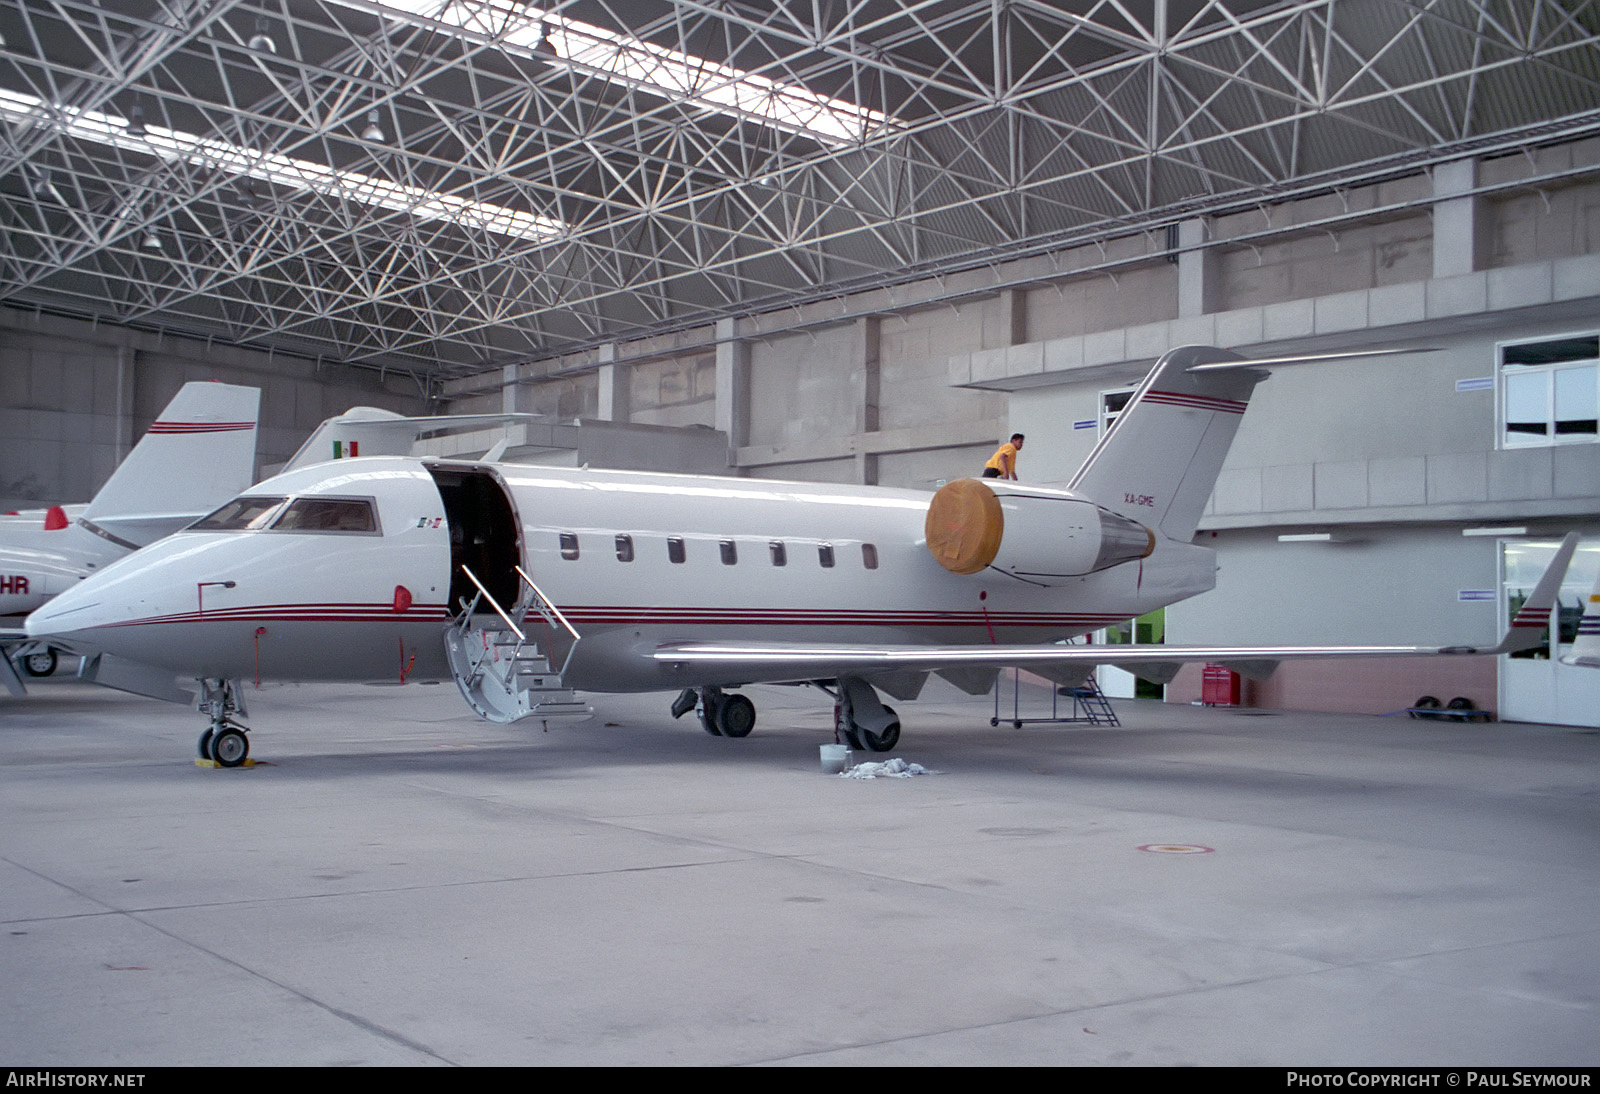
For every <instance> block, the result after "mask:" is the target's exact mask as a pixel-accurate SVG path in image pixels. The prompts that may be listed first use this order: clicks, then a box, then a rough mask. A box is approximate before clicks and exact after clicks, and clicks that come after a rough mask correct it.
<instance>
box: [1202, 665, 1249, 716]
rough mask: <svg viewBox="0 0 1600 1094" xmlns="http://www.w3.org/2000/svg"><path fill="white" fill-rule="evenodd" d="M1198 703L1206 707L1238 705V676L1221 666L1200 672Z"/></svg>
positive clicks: (1203, 669) (1208, 667) (1206, 667)
mask: <svg viewBox="0 0 1600 1094" xmlns="http://www.w3.org/2000/svg"><path fill="white" fill-rule="evenodd" d="M1200 701H1201V702H1202V703H1204V704H1205V705H1206V706H1208V707H1213V706H1224V707H1236V706H1238V705H1239V674H1238V673H1237V672H1234V671H1233V670H1232V669H1225V668H1223V667H1222V666H1221V665H1206V666H1205V667H1204V668H1202V669H1201V670H1200Z"/></svg>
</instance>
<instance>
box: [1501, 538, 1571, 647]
mask: <svg viewBox="0 0 1600 1094" xmlns="http://www.w3.org/2000/svg"><path fill="white" fill-rule="evenodd" d="M1577 549H1578V533H1576V532H1568V533H1567V538H1566V539H1564V540H1562V541H1561V546H1560V547H1558V548H1556V553H1555V556H1554V557H1553V558H1551V559H1550V565H1549V566H1546V567H1545V570H1544V573H1543V574H1541V575H1540V577H1539V583H1538V584H1537V585H1535V586H1534V587H1533V592H1531V593H1529V594H1528V599H1527V600H1524V601H1523V602H1522V607H1520V608H1518V609H1517V614H1516V616H1515V618H1513V619H1512V620H1511V626H1510V627H1509V628H1507V630H1506V634H1505V637H1504V638H1502V639H1500V644H1499V645H1498V646H1496V647H1495V648H1494V649H1493V650H1492V651H1490V652H1492V653H1515V652H1516V651H1517V650H1527V649H1532V648H1533V647H1535V646H1538V645H1540V644H1542V643H1543V642H1544V641H1545V637H1544V635H1545V628H1547V627H1548V626H1550V609H1551V608H1553V607H1555V603H1556V597H1557V596H1559V595H1560V593H1561V581H1562V579H1563V578H1565V577H1566V576H1567V566H1568V564H1570V563H1571V562H1572V552H1573V551H1575V550H1577Z"/></svg>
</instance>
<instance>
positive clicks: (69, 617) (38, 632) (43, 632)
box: [23, 585, 102, 638]
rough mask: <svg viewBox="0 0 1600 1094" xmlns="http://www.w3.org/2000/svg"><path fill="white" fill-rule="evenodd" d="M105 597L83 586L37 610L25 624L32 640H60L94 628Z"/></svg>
mask: <svg viewBox="0 0 1600 1094" xmlns="http://www.w3.org/2000/svg"><path fill="white" fill-rule="evenodd" d="M101 603H102V601H101V598H100V597H99V596H98V595H96V594H95V593H93V592H92V591H90V590H85V589H84V588H83V587H82V586H81V585H80V586H78V587H75V588H71V589H68V590H67V591H66V592H63V593H61V594H59V595H57V596H55V597H53V598H52V599H51V600H49V601H48V602H47V603H45V604H43V605H41V606H40V607H38V608H36V609H35V610H34V611H33V613H32V614H30V615H29V616H28V618H27V620H26V621H24V623H23V628H24V629H25V630H26V631H27V632H28V637H29V638H44V637H47V636H54V637H60V636H62V635H65V634H71V633H74V632H77V631H82V630H85V629H87V628H88V627H92V626H94V625H95V623H96V622H97V621H98V618H97V617H98V614H99V613H98V612H96V611H95V609H97V608H99V607H100V606H101Z"/></svg>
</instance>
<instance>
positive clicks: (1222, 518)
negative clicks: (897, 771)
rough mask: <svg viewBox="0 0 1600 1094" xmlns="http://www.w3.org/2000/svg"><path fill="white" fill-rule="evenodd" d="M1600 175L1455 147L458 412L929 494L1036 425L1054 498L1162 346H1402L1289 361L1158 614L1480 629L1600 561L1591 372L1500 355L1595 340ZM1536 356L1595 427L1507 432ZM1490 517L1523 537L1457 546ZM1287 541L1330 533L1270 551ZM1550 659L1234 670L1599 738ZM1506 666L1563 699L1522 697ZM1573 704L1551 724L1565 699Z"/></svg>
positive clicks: (523, 378) (1593, 157)
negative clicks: (666, 442)
mask: <svg viewBox="0 0 1600 1094" xmlns="http://www.w3.org/2000/svg"><path fill="white" fill-rule="evenodd" d="M1597 173H1600V142H1596V141H1585V142H1581V143H1573V144H1566V145H1560V146H1553V147H1548V148H1540V149H1529V150H1527V151H1526V152H1524V153H1522V154H1517V155H1511V156H1504V157H1499V158H1496V159H1492V160H1482V161H1478V160H1473V161H1462V162H1459V163H1455V164H1451V165H1447V166H1446V167H1445V168H1442V169H1440V170H1438V171H1436V172H1434V173H1433V174H1432V175H1431V176H1430V175H1423V174H1418V175H1415V176H1410V177H1403V178H1398V179H1392V180H1388V181H1383V182H1379V183H1375V184H1373V185H1369V186H1362V187H1353V188H1347V189H1343V190H1340V191H1337V192H1333V193H1329V194H1325V195H1322V196H1319V197H1314V198H1310V199H1304V200H1298V201H1293V202H1282V203H1277V204H1273V203H1269V202H1266V201H1263V203H1262V204H1261V205H1260V206H1259V207H1257V208H1254V209H1250V210H1245V211H1241V212H1237V213H1234V214H1232V215H1229V216H1223V217H1217V218H1211V219H1207V220H1204V221H1201V220H1195V221H1189V222H1185V223H1182V224H1179V225H1175V226H1174V228H1173V230H1172V231H1171V232H1169V233H1166V234H1164V235H1163V234H1160V233H1155V234H1143V235H1134V236H1128V237H1124V238H1120V239H1116V240H1109V241H1106V242H1105V243H1103V244H1101V245H1097V246H1092V247H1080V248H1075V249H1071V250H1066V251H1061V252H1058V253H1055V254H1051V255H1047V256H1044V257H1042V258H1039V259H1034V260H1029V261H1024V262H1017V263H1012V264H1008V265H1005V266H1001V267H996V268H991V269H984V270H981V271H975V272H971V273H968V274H965V275H960V276H957V277H949V278H945V279H943V280H942V281H940V282H938V283H934V282H928V283H923V284H913V285H907V286H900V287H898V288H896V289H892V290H882V291H878V292H872V293H865V294H858V295H854V296H849V297H844V298H841V299H840V300H838V301H834V302H830V303H828V304H821V305H815V306H812V307H810V308H808V309H797V310H791V311H788V312H784V313H782V314H773V315H760V316H755V317H751V318H748V319H741V320H737V321H724V322H723V323H721V324H719V325H718V326H717V328H716V329H715V330H712V329H705V330H699V331H688V332H684V333H682V334H679V335H676V336H673V337H671V338H664V339H659V340H656V341H651V342H633V343H618V344H613V345H607V346H603V347H601V348H600V349H599V350H597V351H594V352H592V353H590V354H587V355H581V356H571V357H565V358H560V359H554V360H549V361H538V362H531V363H528V364H525V365H518V366H514V367H510V368H508V369H506V370H505V374H504V376H503V377H502V382H501V383H500V384H497V385H491V386H487V387H486V386H485V385H483V384H482V383H481V380H480V381H479V382H477V383H476V384H472V383H463V384H460V385H457V386H456V387H455V388H454V389H453V390H447V392H446V396H447V398H450V397H452V396H453V400H452V402H451V408H452V409H453V410H457V411H467V410H492V409H501V408H504V409H514V410H542V411H547V412H551V413H556V414H559V415H560V416H562V417H595V418H600V419H605V420H611V421H628V422H635V423H646V424H651V425H686V426H694V425H699V426H707V427H715V428H719V429H722V430H724V431H726V432H727V434H728V436H729V438H730V442H729V469H730V472H731V473H733V474H742V475H752V476H764V477H782V478H796V479H808V480H827V481H854V482H864V483H880V484H884V485H897V486H910V487H920V488H933V487H935V486H937V485H938V484H939V483H940V482H942V481H944V480H946V479H949V478H954V477H959V476H962V475H971V474H974V473H975V472H976V470H977V468H978V467H979V465H980V464H981V461H982V460H983V459H984V458H985V457H986V456H987V455H988V453H989V452H990V451H992V448H993V446H994V444H995V442H996V440H997V439H998V438H1000V437H1003V436H1005V435H1007V434H1009V433H1010V432H1011V431H1012V430H1013V429H1016V430H1021V431H1023V432H1026V433H1027V434H1028V435H1029V442H1028V446H1027V449H1026V451H1025V453H1024V456H1023V459H1022V461H1021V471H1022V474H1023V477H1024V478H1025V479H1027V480H1031V481H1037V482H1050V483H1060V482H1063V481H1065V480H1066V479H1067V478H1068V477H1069V476H1070V475H1071V474H1072V472H1073V471H1074V470H1075V469H1076V468H1077V466H1078V464H1079V463H1080V462H1081V461H1082V459H1083V457H1084V456H1085V455H1086V454H1087V453H1088V451H1089V449H1090V448H1091V447H1092V445H1093V443H1094V441H1095V440H1096V439H1097V438H1098V436H1099V434H1100V432H1101V431H1102V429H1103V428H1104V426H1105V422H1106V420H1107V396H1108V393H1111V397H1112V405H1114V404H1115V393H1116V392H1118V391H1119V390H1125V389H1126V388H1128V387H1130V386H1131V385H1132V384H1134V383H1136V382H1137V380H1138V379H1139V378H1140V377H1141V376H1142V375H1143V374H1144V372H1145V371H1146V370H1147V369H1148V367H1149V365H1150V363H1151V362H1152V361H1153V360H1154V359H1155V358H1156V357H1157V356H1159V355H1160V354H1161V353H1162V352H1164V351H1165V350H1166V349H1168V348H1171V347H1172V346H1176V345H1182V344H1187V343H1204V344H1215V345H1220V346H1224V347H1228V348H1232V349H1237V350H1240V351H1242V352H1245V353H1247V354H1250V355H1271V354H1273V353H1281V352H1286V351H1294V350H1318V351H1329V352H1334V351H1338V350H1340V349H1349V348H1366V347H1371V346H1375V345H1394V346H1402V347H1411V348H1413V349H1415V350H1416V352H1412V353H1407V354H1405V355H1402V356H1399V357H1392V358H1381V359H1368V360H1360V361H1351V362H1347V363H1328V364H1316V365H1301V366H1295V367H1293V368H1286V369H1282V370H1280V371H1279V372H1277V373H1276V374H1274V375H1273V377H1272V378H1271V379H1270V380H1269V381H1267V382H1266V383H1264V384H1263V385H1262V386H1261V387H1260V388H1259V389H1258V393H1257V396H1256V398H1255V400H1254V401H1253V403H1252V407H1251V410H1250V413H1249V414H1248V415H1246V417H1245V420H1244V423H1243V426H1242V428H1241V430H1240V434H1239V437H1238V440H1237V442H1236V444H1235V445H1234V448H1233V450H1232V453H1231V455H1230V458H1229V460H1228V463H1227V465H1226V467H1225V468H1224V470H1223V473H1222V476H1221V479H1220V481H1219V483H1218V487H1217V490H1216V492H1215V495H1214V496H1213V498H1212V501H1211V504H1210V507H1209V510H1208V513H1207V516H1206V519H1205V522H1204V523H1203V525H1202V533H1201V534H1202V536H1203V537H1204V540H1205V541H1206V542H1207V543H1208V544H1209V545H1211V546H1213V547H1215V548H1216V549H1217V550H1218V552H1219V564H1220V572H1219V575H1218V587H1217V589H1216V590H1215V591H1214V592H1212V593H1210V594H1207V595H1205V596H1202V597H1198V598H1196V599H1195V600H1192V601H1189V602H1187V603H1185V604H1180V605H1177V606H1175V607H1173V608H1171V609H1169V610H1168V613H1167V619H1166V634H1167V640H1168V641H1171V642H1195V643H1201V642H1225V643H1243V642H1260V641H1284V642H1372V641H1388V642H1396V643H1436V642H1448V641H1472V642H1483V643H1492V642H1493V641H1494V640H1495V639H1496V637H1497V634H1498V632H1499V629H1500V626H1501V620H1502V619H1504V618H1506V614H1507V612H1508V611H1509V599H1510V598H1512V597H1514V596H1515V595H1516V594H1517V590H1516V588H1515V587H1514V586H1512V587H1508V586H1507V580H1512V581H1514V580H1516V575H1515V574H1513V573H1511V572H1510V571H1512V570H1515V569H1516V566H1517V557H1518V552H1519V550H1523V548H1526V550H1525V551H1523V554H1524V555H1525V556H1527V557H1523V559H1522V567H1523V569H1524V570H1526V569H1527V568H1528V566H1530V565H1535V564H1536V563H1537V556H1538V552H1539V550H1541V549H1543V548H1541V545H1542V544H1548V542H1549V541H1550V540H1551V539H1552V538H1553V537H1556V536H1558V534H1559V533H1561V532H1564V531H1565V530H1567V529H1568V528H1578V529H1580V530H1582V531H1583V532H1584V533H1585V534H1586V536H1589V537H1592V538H1593V539H1594V540H1596V541H1597V542H1596V544H1593V545H1590V546H1600V444H1597V443H1596V440H1597V437H1596V433H1595V428H1594V418H1595V416H1596V415H1595V402H1596V388H1595V385H1596V377H1595V373H1596V366H1595V365H1593V364H1592V363H1591V364H1590V365H1584V364H1583V363H1582V361H1581V360H1579V359H1571V360H1568V361H1566V362H1565V363H1560V364H1555V365H1541V364H1529V365H1516V364H1508V363H1506V360H1505V359H1504V356H1503V348H1504V346H1505V344H1507V343H1515V342H1535V343H1538V342H1546V341H1552V340H1555V341H1564V342H1568V341H1570V340H1571V338H1572V337H1573V336H1576V337H1577V338H1582V337H1583V336H1584V335H1585V334H1586V333H1587V334H1588V335H1590V336H1592V335H1593V334H1594V333H1595V332H1597V331H1600V182H1597V179H1596V175H1597ZM1423 350H1428V352H1423ZM1513 356H1515V355H1513ZM1524 356H1530V355H1524ZM1531 356H1533V357H1535V358H1538V356H1539V355H1538V354H1532V355H1531ZM1580 356H1581V354H1580ZM1585 369H1587V372H1586V373H1585V371H1584V370H1585ZM1519 371H1520V372H1523V373H1526V374H1528V377H1529V378H1527V379H1523V380H1512V381H1509V383H1510V385H1511V386H1516V385H1517V384H1522V385H1524V386H1526V385H1528V384H1533V385H1535V386H1537V384H1538V383H1541V382H1542V383H1545V384H1546V385H1547V386H1548V387H1549V388H1550V391H1551V392H1552V393H1553V391H1554V385H1555V383H1556V382H1557V381H1556V380H1555V379H1554V376H1553V373H1555V372H1562V371H1570V372H1571V373H1572V375H1571V376H1568V377H1567V380H1572V379H1574V378H1576V379H1577V380H1578V381H1579V382H1580V386H1581V384H1582V383H1585V382H1586V383H1587V385H1588V386H1587V394H1586V395H1581V396H1580V397H1579V399H1580V402H1581V401H1582V400H1583V399H1587V400H1588V401H1587V403H1585V404H1584V405H1585V406H1587V410H1579V411H1577V412H1576V414H1577V417H1576V418H1575V419H1573V420H1571V421H1563V422H1561V423H1556V422H1552V423H1550V424H1549V431H1548V432H1547V433H1546V434H1544V435H1542V436H1541V435H1536V434H1534V433H1531V432H1526V431H1524V432H1512V433H1508V432H1507V431H1506V411H1505V406H1506V399H1507V394H1506V389H1507V386H1508V381H1507V378H1506V377H1507V374H1508V372H1509V373H1516V372H1519ZM1535 374H1538V375H1539V376H1542V377H1543V379H1542V380H1534V379H1532V377H1533V376H1534V375H1535ZM1584 376H1587V379H1586V380H1584ZM1567 380H1563V381H1561V383H1562V384H1563V385H1564V386H1563V393H1564V396H1563V397H1569V396H1570V393H1571V388H1572V385H1571V384H1569V383H1567ZM1552 397H1553V396H1552ZM1563 413H1566V412H1565V411H1563ZM1585 416H1586V417H1585ZM1585 423H1586V424H1585ZM1522 428H1524V429H1526V428H1528V427H1527V426H1526V423H1524V424H1523V427H1522ZM1491 526H1493V527H1502V528H1525V529H1526V531H1525V532H1520V533H1519V532H1505V533H1503V534H1491V535H1471V536H1468V535H1463V531H1465V530H1469V529H1471V530H1477V529H1482V528H1486V527H1491ZM1297 534H1302V535H1303V534H1310V535H1326V536H1327V537H1328V538H1327V539H1326V540H1314V541H1287V542H1285V541H1280V539H1279V537H1280V536H1282V535H1297ZM1519 545H1522V546H1521V547H1519ZM1530 558H1531V559H1532V561H1531V562H1530V561H1529V559H1530ZM1596 558H1597V551H1596V550H1594V549H1591V550H1587V551H1585V552H1583V553H1582V554H1581V555H1580V559H1581V561H1580V563H1579V565H1577V566H1575V568H1574V570H1575V581H1577V582H1579V583H1582V582H1584V581H1592V579H1593V571H1594V569H1595V568H1596V567H1597V566H1600V562H1597V561H1596ZM1586 591H1587V588H1586V587H1585V588H1583V589H1579V590H1578V591H1577V592H1576V593H1574V592H1573V591H1572V590H1570V589H1569V591H1568V593H1567V595H1566V596H1565V597H1564V599H1565V600H1571V599H1573V597H1574V596H1575V595H1581V593H1582V592H1586ZM1560 668H1562V667H1560V666H1554V665H1552V664H1551V663H1549V662H1548V661H1538V662H1535V661H1523V662H1520V663H1519V664H1512V663H1510V662H1509V661H1508V660H1507V659H1500V664H1496V663H1495V662H1494V661H1491V660H1488V659H1470V660H1468V659H1463V660H1460V661H1449V660H1441V659H1429V660H1426V661H1404V662H1381V663H1380V662H1344V663H1333V662H1328V663H1304V664H1298V665H1286V666H1284V667H1282V668H1280V669H1279V671H1278V673H1277V674H1276V675H1275V676H1274V677H1273V678H1272V679H1271V680H1269V681H1266V682H1264V683H1257V684H1250V685H1247V688H1246V701H1247V702H1255V703H1257V704H1259V705H1263V706H1278V707H1287V708H1299V709H1315V710H1343V711H1359V712H1369V713H1376V712H1383V711H1390V710H1395V709H1398V708H1400V707H1404V706H1407V705H1409V704H1410V703H1411V702H1412V701H1413V700H1414V699H1416V698H1417V697H1418V696H1419V695H1422V694H1435V695H1438V696H1439V697H1440V698H1442V699H1443V698H1449V697H1454V696H1464V697H1467V698H1470V699H1472V700H1473V701H1474V702H1475V703H1477V704H1478V705H1479V706H1481V707H1487V708H1491V709H1499V710H1501V711H1502V713H1503V714H1504V715H1505V716H1507V717H1525V718H1528V719H1530V720H1562V721H1572V722H1577V723H1579V724H1596V723H1597V722H1600V695H1594V696H1590V695H1589V694H1588V691H1586V690H1585V689H1586V688H1587V689H1590V690H1592V689H1594V688H1596V687H1600V680H1594V679H1593V677H1600V674H1596V673H1590V674H1588V675H1587V676H1583V675H1582V674H1581V673H1580V674H1579V675H1580V677H1581V679H1577V680H1573V679H1571V678H1570V676H1571V673H1577V672H1578V670H1571V671H1570V673H1567V674H1564V676H1563V678H1562V679H1559V680H1557V679H1555V678H1554V673H1556V672H1557V671H1558V670H1559V669H1560ZM1518 673H1520V674H1521V676H1522V677H1523V679H1522V682H1521V684H1520V685H1519V687H1520V688H1521V690H1522V691H1523V692H1525V693H1526V692H1528V691H1530V689H1531V690H1532V691H1534V692H1537V693H1539V694H1540V695H1543V696H1544V697H1545V698H1543V699H1537V700H1535V701H1530V699H1529V697H1528V695H1527V694H1523V695H1522V697H1521V698H1518V697H1516V696H1508V695H1507V694H1506V692H1507V678H1508V677H1510V676H1513V675H1516V674H1518ZM1530 673H1532V674H1533V675H1532V676H1530V675H1529V674H1530ZM1547 677H1549V679H1547ZM1563 688H1564V689H1566V691H1568V692H1571V693H1572V694H1571V695H1569V696H1568V697H1567V699H1566V700H1565V701H1564V703H1563V704H1562V705H1561V707H1560V709H1557V708H1556V705H1555V701H1554V699H1550V698H1549V697H1550V696H1553V695H1556V694H1557V693H1560V692H1562V690H1563ZM1573 689H1576V690H1575V691H1574V690H1573ZM1197 697H1198V670H1196V669H1192V668H1191V669H1187V670H1185V672H1184V674H1183V675H1181V676H1180V677H1179V678H1178V679H1177V680H1176V681H1174V682H1173V684H1172V685H1170V686H1169V688H1168V698H1169V700H1170V701H1177V702H1187V701H1190V700H1191V699H1193V698H1197ZM1547 700H1548V701H1547ZM1540 703H1544V705H1543V706H1541V705H1540Z"/></svg>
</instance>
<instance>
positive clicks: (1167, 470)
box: [1070, 346, 1267, 543]
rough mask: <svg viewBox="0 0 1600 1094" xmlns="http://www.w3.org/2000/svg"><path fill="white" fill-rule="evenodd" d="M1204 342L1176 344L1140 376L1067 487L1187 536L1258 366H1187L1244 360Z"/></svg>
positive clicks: (1183, 539) (1257, 378)
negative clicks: (1196, 369) (1194, 368)
mask: <svg viewBox="0 0 1600 1094" xmlns="http://www.w3.org/2000/svg"><path fill="white" fill-rule="evenodd" d="M1243 360H1244V359H1243V358H1241V357H1240V356H1239V355H1238V354H1234V353H1229V352H1228V351H1227V350H1221V349H1214V348H1212V347H1210V346H1180V347H1178V348H1177V349H1175V350H1172V351H1170V352H1168V353H1167V354H1165V355H1164V356H1163V357H1162V358H1161V360H1159V361H1157V362H1156V366H1155V368H1153V369H1151V370H1150V374H1149V375H1148V376H1146V377H1145V378H1144V383H1142V384H1140V385H1139V389H1138V390H1137V391H1136V392H1134V395H1133V398H1132V399H1130V400H1128V405H1127V406H1126V407H1124V408H1123V411H1122V413H1121V414H1120V415H1118V416H1117V420H1116V421H1115V422H1114V423H1113V424H1112V426H1111V428H1110V429H1109V430H1107V431H1106V435H1105V436H1104V437H1101V438H1100V443H1099V444H1098V445H1096V446H1095V449H1094V451H1093V452H1091V453H1090V454H1089V458H1088V459H1087V460H1085V461H1084V463H1083V466H1082V467H1080V468H1079V469H1078V473H1077V474H1076V475H1075V476H1073V479H1072V482H1071V484H1070V487H1071V489H1072V490H1074V491H1076V492H1077V493H1079V494H1082V495H1083V496H1085V497H1087V498H1090V499H1091V500H1093V501H1094V502H1096V503H1097V504H1099V505H1102V506H1104V507H1105V508H1107V509H1109V510H1111V511H1112V512H1113V513H1118V514H1120V515H1122V516H1125V517H1128V518H1130V519H1132V520H1136V521H1138V522H1139V523H1140V524H1143V525H1145V526H1146V527H1149V528H1154V529H1156V530H1157V531H1159V532H1160V533H1161V534H1162V535H1163V536H1164V537H1166V538H1167V539H1172V540H1177V541H1178V542H1180V543H1187V542H1189V540H1191V539H1193V538H1194V533H1195V528H1196V526H1197V525H1198V524H1199V523H1200V515H1201V514H1202V513H1203V512H1204V511H1205V506H1206V500H1207V499H1208V498H1210V497H1211V490H1212V487H1214V486H1215V485H1216V482H1217V473H1218V472H1219V471H1221V470H1222V461H1223V460H1224V459H1226V458H1227V455H1228V447H1229V445H1231V444H1232V443H1233V435H1234V433H1235V432H1236V431H1237V430H1238V428H1239V420H1240V419H1241V418H1242V417H1243V416H1244V410H1245V404H1246V403H1247V402H1248V401H1249V399H1250V393H1251V392H1252V391H1253V390H1254V389H1255V386H1256V384H1258V383H1260V382H1261V381H1262V380H1264V379H1266V375H1267V374H1266V372H1265V371H1263V370H1260V369H1252V368H1249V367H1247V366H1246V367H1241V368H1238V369H1225V370H1220V371H1211V372H1190V371H1188V370H1189V368H1190V367H1191V366H1193V365H1201V364H1211V363H1218V362H1227V361H1243Z"/></svg>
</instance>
